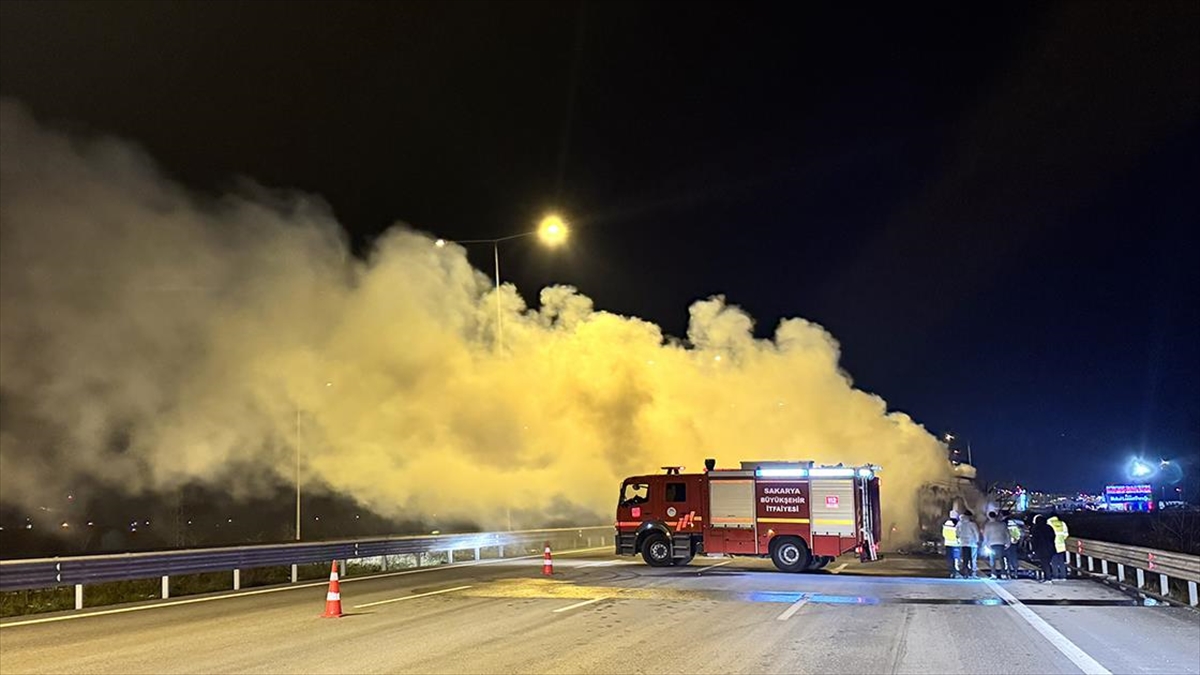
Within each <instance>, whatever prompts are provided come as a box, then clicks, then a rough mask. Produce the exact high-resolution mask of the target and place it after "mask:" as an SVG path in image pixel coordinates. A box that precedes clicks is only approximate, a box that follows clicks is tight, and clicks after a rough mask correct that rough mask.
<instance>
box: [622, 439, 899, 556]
mask: <svg viewBox="0 0 1200 675" xmlns="http://www.w3.org/2000/svg"><path fill="white" fill-rule="evenodd" d="M704 464H705V471H704V473H693V474H686V473H682V467H674V466H671V467H663V469H664V473H661V474H653V475H647V476H631V477H629V478H626V479H625V480H624V481H623V482H622V483H621V494H620V496H619V497H618V502H617V519H616V553H617V554H618V555H639V554H640V555H641V556H642V558H643V559H644V560H645V561H646V563H647V564H649V565H652V566H655V567H666V566H670V565H686V564H688V563H689V562H691V560H692V558H693V557H695V556H697V555H709V556H714V555H718V556H733V555H745V556H756V557H768V556H769V557H770V558H771V560H772V562H774V564H775V566H776V567H777V568H779V569H780V570H781V571H784V572H802V571H807V570H817V569H820V568H822V567H824V566H825V565H827V564H829V562H830V561H832V560H833V559H834V558H835V557H837V556H839V555H842V554H843V553H849V552H852V551H857V552H858V553H859V554H860V557H861V558H862V559H863V560H873V559H875V557H876V555H877V552H878V541H879V537H880V534H881V533H880V525H879V522H880V512H879V478H878V476H877V475H876V474H877V473H878V472H879V467H878V466H874V465H863V466H843V465H841V464H838V465H836V466H815V465H814V463H813V462H776V461H744V462H742V463H741V467H740V468H738V469H717V468H716V462H715V460H712V459H708V460H705V462H704Z"/></svg>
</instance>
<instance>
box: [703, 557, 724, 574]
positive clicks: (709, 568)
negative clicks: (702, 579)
mask: <svg viewBox="0 0 1200 675" xmlns="http://www.w3.org/2000/svg"><path fill="white" fill-rule="evenodd" d="M731 562H733V561H732V560H726V561H725V562H719V563H717V564H716V565H705V566H704V569H702V570H700V571H699V572H696V574H704V573H705V572H707V571H709V570H711V569H712V568H714V567H720V566H721V565H728V564H729V563H731Z"/></svg>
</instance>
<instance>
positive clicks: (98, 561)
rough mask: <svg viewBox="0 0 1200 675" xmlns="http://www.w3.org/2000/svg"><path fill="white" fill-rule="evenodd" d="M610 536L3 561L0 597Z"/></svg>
mask: <svg viewBox="0 0 1200 675" xmlns="http://www.w3.org/2000/svg"><path fill="white" fill-rule="evenodd" d="M612 533H613V528H612V526H611V525H604V526H594V527H582V528H575V527H570V528H555V529H546V530H521V531H516V532H476V533H469V534H444V535H424V536H407V537H388V538H385V539H351V540H344V541H327V542H313V543H295V544H260V545H251V546H234V547H227V548H210V549H187V550H180V551H159V552H148V553H119V554H113V555H85V556H66V557H58V558H38V559H30V560H3V561H0V591H14V590H25V589H35V588H52V587H58V586H71V585H74V586H75V588H76V603H75V604H76V607H77V608H79V607H80V606H81V605H82V590H83V585H84V584H95V583H102V582H107V581H133V580H138V579H153V578H156V577H162V578H163V591H164V593H163V595H164V597H165V596H166V595H167V594H166V589H167V578H168V577H171V576H175V575H180V574H196V573H200V572H220V571H229V570H232V571H233V574H234V577H233V579H234V581H233V585H234V588H235V589H237V588H238V587H239V583H238V580H239V572H240V570H242V569H251V568H255V567H273V566H287V565H291V566H292V581H293V582H295V581H296V565H304V564H309V563H318V562H326V563H327V562H330V561H333V560H341V561H346V560H359V559H363V558H381V559H382V564H383V566H384V568H385V569H386V567H387V558H386V557H384V556H394V555H417V556H418V560H417V562H418V565H419V564H420V556H422V555H423V554H429V553H447V555H448V558H449V562H451V563H453V562H454V552H455V551H464V550H470V551H472V552H473V553H474V559H476V560H478V559H479V558H480V549H483V548H496V549H498V551H497V553H498V557H500V558H503V557H505V553H506V550H505V549H508V550H507V553H508V554H509V555H510V556H511V555H513V554H516V555H525V554H528V553H530V551H531V550H535V551H536V552H538V553H540V552H541V545H542V542H549V543H550V544H551V546H553V547H555V548H558V549H563V550H570V549H573V548H586V547H590V546H592V545H593V543H595V544H597V545H600V546H603V545H605V544H607V543H610V542H611V541H612V539H611V538H610V537H611V536H612ZM531 547H535V548H533V549H531ZM514 549H516V550H514Z"/></svg>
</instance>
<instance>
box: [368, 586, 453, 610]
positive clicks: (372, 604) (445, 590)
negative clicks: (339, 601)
mask: <svg viewBox="0 0 1200 675" xmlns="http://www.w3.org/2000/svg"><path fill="white" fill-rule="evenodd" d="M468 588H471V586H455V587H454V588H443V589H442V590H440V591H429V592H428V593H417V594H415V595H406V596H404V597H402V598H392V599H391V600H379V601H378V602H368V603H364V604H362V605H355V606H354V609H362V608H363V607H375V606H377V605H387V604H391V603H393V602H404V601H405V600H416V599H417V598H428V597H429V596H431V595H441V594H442V593H453V592H454V591H465V590H467V589H468Z"/></svg>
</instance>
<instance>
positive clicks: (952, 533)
mask: <svg viewBox="0 0 1200 675" xmlns="http://www.w3.org/2000/svg"><path fill="white" fill-rule="evenodd" d="M942 544H943V545H944V546H945V547H946V565H947V567H949V571H950V578H951V579H958V578H960V577H962V574H961V573H959V571H958V568H959V564H960V561H961V560H962V548H960V547H959V545H958V512H957V511H950V517H949V518H947V519H946V522H944V523H942Z"/></svg>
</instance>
